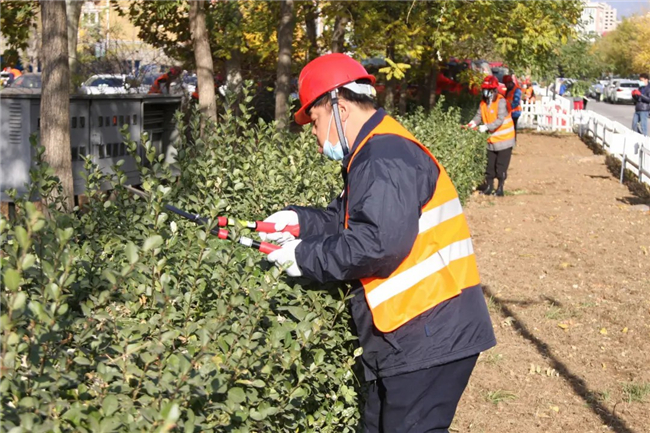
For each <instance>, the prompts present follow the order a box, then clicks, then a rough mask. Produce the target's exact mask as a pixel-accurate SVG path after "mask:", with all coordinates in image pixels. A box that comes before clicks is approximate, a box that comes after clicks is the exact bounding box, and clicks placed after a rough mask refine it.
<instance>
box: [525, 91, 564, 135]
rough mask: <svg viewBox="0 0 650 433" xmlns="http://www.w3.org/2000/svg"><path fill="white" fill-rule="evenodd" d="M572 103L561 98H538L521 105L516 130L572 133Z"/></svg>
mask: <svg viewBox="0 0 650 433" xmlns="http://www.w3.org/2000/svg"><path fill="white" fill-rule="evenodd" d="M572 113H573V101H571V100H570V99H567V98H564V97H562V96H556V97H555V99H553V98H552V97H551V96H541V97H538V99H537V101H535V102H533V103H529V102H523V103H522V104H521V116H520V117H519V123H518V124H517V128H533V129H536V130H537V131H565V132H571V131H573V114H572Z"/></svg>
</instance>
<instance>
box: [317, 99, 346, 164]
mask: <svg viewBox="0 0 650 433" xmlns="http://www.w3.org/2000/svg"><path fill="white" fill-rule="evenodd" d="M332 119H334V111H332V116H331V117H330V121H329V124H328V125H327V138H326V139H325V143H323V155H325V156H326V157H328V158H329V159H332V160H334V161H341V160H342V159H343V157H344V156H345V155H343V146H341V140H339V141H337V142H336V144H332V142H331V141H330V131H331V130H332ZM347 126H348V124H347V121H346V122H345V124H344V125H343V133H344V134H345V129H346V128H347Z"/></svg>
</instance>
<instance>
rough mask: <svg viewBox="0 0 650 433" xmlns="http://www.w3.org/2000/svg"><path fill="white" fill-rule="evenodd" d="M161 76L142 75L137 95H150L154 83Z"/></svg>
mask: <svg viewBox="0 0 650 433" xmlns="http://www.w3.org/2000/svg"><path fill="white" fill-rule="evenodd" d="M159 75H160V74H150V73H147V74H144V75H140V80H139V81H140V84H138V87H137V89H136V90H137V93H149V89H151V85H152V84H153V82H154V81H156V78H158V76H159Z"/></svg>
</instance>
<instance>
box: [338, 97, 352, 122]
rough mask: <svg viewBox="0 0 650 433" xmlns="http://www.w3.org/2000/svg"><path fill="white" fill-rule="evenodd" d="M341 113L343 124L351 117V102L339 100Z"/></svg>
mask: <svg viewBox="0 0 650 433" xmlns="http://www.w3.org/2000/svg"><path fill="white" fill-rule="evenodd" d="M338 106H339V113H340V114H341V122H345V121H346V120H348V118H349V117H350V109H351V108H352V107H351V102H350V101H348V100H345V99H341V98H339V103H338Z"/></svg>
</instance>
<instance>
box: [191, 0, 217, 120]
mask: <svg viewBox="0 0 650 433" xmlns="http://www.w3.org/2000/svg"><path fill="white" fill-rule="evenodd" d="M190 32H191V33H192V44H193V45H194V60H195V62H196V76H197V79H198V83H197V87H198V92H199V111H200V112H201V114H202V115H203V116H204V118H207V119H210V120H212V121H216V120H217V104H216V103H215V94H214V64H213V63H212V51H211V50H210V41H209V40H208V29H207V26H206V24H205V1H204V0H195V1H191V2H190ZM201 123H203V119H202V120H201ZM202 129H203V128H202Z"/></svg>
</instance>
